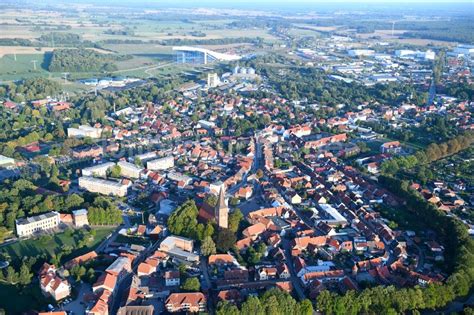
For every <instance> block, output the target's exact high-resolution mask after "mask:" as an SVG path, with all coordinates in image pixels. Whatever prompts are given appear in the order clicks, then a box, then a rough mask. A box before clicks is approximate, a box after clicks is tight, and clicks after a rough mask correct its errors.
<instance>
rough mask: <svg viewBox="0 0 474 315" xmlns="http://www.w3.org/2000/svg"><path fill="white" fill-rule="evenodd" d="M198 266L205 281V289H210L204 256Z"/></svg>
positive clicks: (209, 279)
mask: <svg viewBox="0 0 474 315" xmlns="http://www.w3.org/2000/svg"><path fill="white" fill-rule="evenodd" d="M199 265H200V266H201V272H202V274H203V275H204V281H206V285H207V288H208V289H210V288H212V282H211V278H210V277H209V272H208V269H207V259H206V258H205V257H204V256H201V261H200V262H199Z"/></svg>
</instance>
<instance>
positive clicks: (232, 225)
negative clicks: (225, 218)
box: [229, 208, 244, 233]
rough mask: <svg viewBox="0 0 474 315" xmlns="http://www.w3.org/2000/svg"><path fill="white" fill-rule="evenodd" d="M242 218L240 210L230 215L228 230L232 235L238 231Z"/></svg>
mask: <svg viewBox="0 0 474 315" xmlns="http://www.w3.org/2000/svg"><path fill="white" fill-rule="evenodd" d="M243 218H244V215H243V214H242V211H240V209H238V208H237V209H235V210H234V211H233V212H232V213H231V214H230V215H229V230H231V231H232V232H234V233H237V231H238V230H239V225H240V222H241V221H242V219H243Z"/></svg>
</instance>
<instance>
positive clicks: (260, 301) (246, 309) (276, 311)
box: [216, 288, 313, 315]
mask: <svg viewBox="0 0 474 315" xmlns="http://www.w3.org/2000/svg"><path fill="white" fill-rule="evenodd" d="M216 314H217V315H240V314H242V315H249V314H252V315H311V314H313V305H312V304H311V301H309V300H307V299H305V300H303V301H301V302H297V301H296V300H295V299H294V298H293V297H292V296H291V295H290V294H289V293H287V292H285V291H282V290H280V289H278V288H273V289H270V290H268V291H266V292H265V293H264V294H263V295H261V296H260V297H257V296H249V297H248V298H247V299H246V301H245V302H243V303H242V305H241V307H240V308H239V307H237V306H236V305H234V304H231V303H229V302H227V301H224V302H222V301H221V302H219V303H218V304H217V311H216Z"/></svg>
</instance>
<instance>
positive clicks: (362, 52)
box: [347, 49, 375, 57]
mask: <svg viewBox="0 0 474 315" xmlns="http://www.w3.org/2000/svg"><path fill="white" fill-rule="evenodd" d="M347 53H348V54H349V56H351V57H362V56H373V55H374V54H375V51H374V50H372V49H350V50H349V51H348V52H347Z"/></svg>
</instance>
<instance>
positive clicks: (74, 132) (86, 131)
mask: <svg viewBox="0 0 474 315" xmlns="http://www.w3.org/2000/svg"><path fill="white" fill-rule="evenodd" d="M101 135H102V128H94V127H91V126H86V125H82V126H79V128H67V136H68V137H69V138H85V137H90V138H92V139H98V138H100V136H101Z"/></svg>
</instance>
